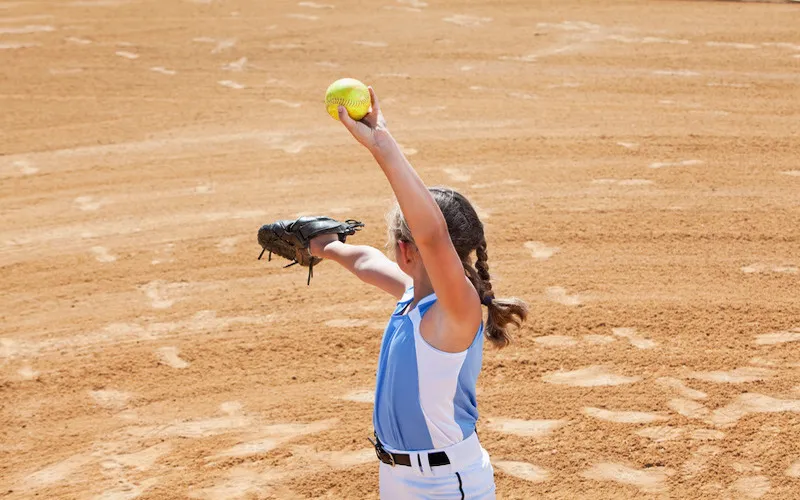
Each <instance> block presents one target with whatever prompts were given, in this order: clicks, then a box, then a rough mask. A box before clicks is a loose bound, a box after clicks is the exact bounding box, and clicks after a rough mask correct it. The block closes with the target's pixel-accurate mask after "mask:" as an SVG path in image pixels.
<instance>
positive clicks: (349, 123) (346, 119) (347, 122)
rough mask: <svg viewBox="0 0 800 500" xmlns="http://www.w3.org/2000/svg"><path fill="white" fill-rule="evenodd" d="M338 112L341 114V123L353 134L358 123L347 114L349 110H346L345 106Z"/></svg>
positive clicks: (340, 107) (338, 109)
mask: <svg viewBox="0 0 800 500" xmlns="http://www.w3.org/2000/svg"><path fill="white" fill-rule="evenodd" d="M337 112H338V113H339V121H340V122H342V123H343V124H344V126H345V127H346V128H347V130H349V131H351V132H352V131H353V128H354V127H355V125H356V121H355V120H353V119H352V118H350V115H349V114H348V113H347V109H345V107H344V106H339V107H338V108H337Z"/></svg>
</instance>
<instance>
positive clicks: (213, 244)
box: [0, 0, 800, 500]
mask: <svg viewBox="0 0 800 500" xmlns="http://www.w3.org/2000/svg"><path fill="white" fill-rule="evenodd" d="M798 16H800V6H799V5H792V4H774V3H773V4H767V3H757V4H756V3H754V4H741V3H732V2H686V1H681V2H676V1H647V2H644V1H634V0H631V1H622V0H603V1H602V2H582V1H578V0H567V1H563V2H543V1H535V0H526V1H521V0H508V1H503V2H489V1H469V2H455V1H453V0H442V1H435V0H426V1H422V0H400V1H397V2H393V1H392V0H381V1H380V2H369V1H365V0H361V1H356V0H319V2H300V3H297V2H294V1H291V2H289V1H283V0H270V1H267V2H265V1H255V0H196V1H180V0H161V1H148V0H59V1H53V0H49V1H48V0H41V1H27V0H20V1H6V0H2V1H0V63H2V64H1V65H0V68H1V69H0V109H2V120H3V126H2V130H3V133H2V135H1V136H0V219H2V225H0V290H1V291H2V293H0V498H9V499H10V498H47V499H51V498H60V499H61V498H63V499H72V498H76V499H103V500H128V499H134V498H141V499H183V498H197V499H212V500H213V499H233V498H279V499H300V498H325V499H375V498H377V464H376V461H375V459H374V456H373V454H372V452H371V451H370V449H369V445H368V443H367V441H366V437H367V436H368V435H369V434H370V431H371V397H372V394H371V391H372V389H373V384H374V371H375V364H376V360H377V353H378V347H379V341H380V333H381V328H382V325H383V321H384V319H385V318H386V317H387V315H388V314H389V313H390V311H391V309H392V301H391V299H387V298H386V297H384V296H382V295H381V294H379V293H378V292H375V291H372V290H370V289H368V288H367V287H366V286H363V285H360V284H359V283H357V282H356V281H355V280H354V279H352V278H350V277H349V276H347V275H346V274H345V272H343V271H342V270H340V269H338V268H337V267H335V266H334V265H332V264H330V263H327V264H326V263H323V264H322V265H320V266H319V267H318V269H317V273H316V277H315V279H314V280H313V282H312V286H311V287H306V286H305V275H304V273H303V272H302V270H297V269H294V268H293V269H287V270H284V269H281V267H280V264H279V263H278V262H274V261H273V262H271V263H267V262H265V261H260V262H259V261H257V260H256V257H257V255H258V253H259V250H260V249H259V248H258V247H257V245H256V241H255V236H256V230H257V228H258V227H259V226H260V225H261V224H263V223H266V222H269V221H272V220H274V219H277V218H288V217H294V216H296V215H298V214H309V213H325V214H329V215H332V216H334V217H341V218H356V219H361V220H364V221H365V222H366V223H367V224H368V226H367V228H366V230H365V231H363V232H361V233H359V234H358V235H357V236H356V237H355V240H354V241H357V242H359V243H368V244H374V245H378V246H382V245H383V244H384V240H385V238H384V233H385V229H384V225H383V214H384V212H385V211H386V209H387V208H388V206H389V204H390V199H391V193H390V190H389V188H388V185H387V183H386V182H385V180H384V179H383V178H382V175H381V174H380V172H379V170H378V169H377V168H376V166H375V165H374V164H373V162H372V160H371V158H370V157H369V156H368V155H367V154H366V153H365V152H364V151H362V150H361V149H360V148H359V147H358V146H357V145H355V143H354V141H352V140H351V139H350V138H349V136H348V135H347V134H346V132H345V131H344V130H343V129H342V128H341V127H340V126H339V124H337V123H336V122H335V121H333V120H331V119H330V118H329V117H328V116H327V114H326V113H325V109H324V106H323V105H322V99H323V94H324V90H325V88H326V87H327V85H328V84H329V83H330V82H331V81H333V80H334V79H336V78H340V77H343V76H352V77H356V78H359V79H362V80H364V81H366V82H368V83H370V84H372V85H373V86H374V87H375V88H376V89H377V91H378V93H379V95H380V96H382V98H383V99H382V101H383V105H384V109H385V113H386V115H387V118H388V120H389V122H390V126H391V128H392V130H393V132H394V134H395V136H396V137H397V138H398V140H399V141H400V142H401V143H402V144H403V146H404V147H405V148H406V151H407V154H408V155H409V157H410V159H411V160H412V162H413V163H414V164H415V166H416V167H417V168H418V170H419V172H420V173H421V175H422V176H423V177H424V179H425V180H426V181H427V182H428V183H430V184H448V185H451V186H453V187H455V188H457V189H459V190H461V191H462V192H464V193H466V194H467V195H468V196H469V197H470V198H471V199H472V200H473V201H474V202H475V203H476V205H477V206H478V207H479V208H480V212H481V215H482V217H483V218H484V220H485V223H486V225H487V230H488V239H489V255H490V264H491V267H492V270H493V272H494V273H495V278H494V281H495V289H496V290H498V291H499V293H500V294H501V295H517V296H520V297H523V298H525V299H526V300H527V301H529V303H530V304H531V307H532V311H533V312H532V314H531V319H530V321H529V322H528V324H527V325H525V327H524V329H523V330H522V331H520V332H518V334H517V335H516V343H515V344H514V345H513V346H512V347H510V348H508V349H506V350H503V351H500V352H498V351H494V350H491V349H487V352H486V356H485V363H484V371H483V374H482V375H481V378H480V383H479V385H480V393H479V401H480V409H481V415H482V416H481V420H480V422H479V431H480V435H481V438H482V440H483V442H484V446H485V447H486V448H487V449H488V451H489V452H490V454H491V455H492V458H493V461H494V463H495V468H496V471H497V474H496V479H497V485H498V491H499V495H500V497H501V498H506V499H530V498H564V499H580V498H590V499H598V498H715V499H716V498H723V499H725V498H729V499H739V498H745V499H748V498H764V499H789V498H798V497H800V439H798V436H800V298H799V297H800V159H798V158H799V157H798V153H800V143H798V137H799V136H800V91H798V89H799V88H800V32H799V31H798V30H797V26H798V24H797V22H798Z"/></svg>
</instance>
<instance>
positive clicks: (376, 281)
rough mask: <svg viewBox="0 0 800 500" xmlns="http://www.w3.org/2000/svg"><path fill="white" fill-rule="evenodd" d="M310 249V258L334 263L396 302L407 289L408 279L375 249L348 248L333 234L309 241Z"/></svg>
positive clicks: (364, 247) (363, 247)
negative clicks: (395, 299) (318, 258)
mask: <svg viewBox="0 0 800 500" xmlns="http://www.w3.org/2000/svg"><path fill="white" fill-rule="evenodd" d="M310 250H311V254H312V255H314V256H316V257H321V258H323V259H330V260H332V261H335V262H338V263H339V264H340V265H341V266H342V267H344V268H345V269H347V270H348V271H350V272H351V273H353V274H354V275H355V276H356V277H357V278H358V279H360V280H361V281H363V282H364V283H367V284H369V285H372V286H375V287H378V288H380V289H381V290H383V291H385V292H386V293H388V294H389V295H392V296H393V297H395V298H397V299H400V297H402V296H403V294H404V293H405V291H406V289H407V288H408V287H409V286H411V278H409V277H408V276H407V275H406V274H405V273H403V271H401V270H400V267H398V265H397V264H396V263H394V262H392V261H391V260H389V258H388V257H386V255H384V254H383V252H381V251H380V250H378V249H377V248H373V247H370V246H366V245H348V244H347V243H342V242H341V241H339V239H338V238H337V236H336V235H335V234H325V235H321V236H318V237H316V238H314V239H312V240H311V248H310Z"/></svg>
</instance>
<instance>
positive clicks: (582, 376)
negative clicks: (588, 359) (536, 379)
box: [542, 365, 641, 387]
mask: <svg viewBox="0 0 800 500" xmlns="http://www.w3.org/2000/svg"><path fill="white" fill-rule="evenodd" d="M542 379H543V380H544V381H545V382H547V383H550V384H559V385H570V386H573V387H598V386H607V385H608V386H611V385H623V384H632V383H634V382H638V381H639V380H641V377H628V376H625V375H618V374H616V373H612V372H609V371H608V370H607V369H606V368H604V367H602V366H597V365H595V366H588V367H586V368H581V369H578V370H573V371H566V372H565V371H557V372H551V373H547V374H545V375H543V376H542Z"/></svg>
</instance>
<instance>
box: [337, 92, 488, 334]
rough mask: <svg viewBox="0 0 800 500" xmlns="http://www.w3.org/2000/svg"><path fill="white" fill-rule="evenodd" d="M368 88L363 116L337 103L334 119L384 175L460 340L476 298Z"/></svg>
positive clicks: (473, 326) (472, 323)
mask: <svg viewBox="0 0 800 500" xmlns="http://www.w3.org/2000/svg"><path fill="white" fill-rule="evenodd" d="M369 90H370V96H371V98H372V109H371V111H370V113H369V114H367V116H365V117H364V118H363V119H362V120H360V121H354V120H353V119H351V118H350V116H349V115H348V114H347V111H346V110H345V109H344V108H342V107H340V108H339V119H340V120H341V121H342V123H344V125H345V127H347V129H348V130H349V131H350V133H351V134H353V136H354V137H355V138H356V140H358V141H359V142H360V143H361V144H363V145H364V146H365V147H366V148H367V149H368V150H369V151H370V152H371V153H372V155H373V156H374V157H375V160H376V161H377V162H378V164H379V165H380V167H381V169H382V170H383V172H384V174H385V175H386V178H387V179H388V180H389V184H391V186H392V190H393V191H394V193H395V196H396V197H397V201H398V203H399V204H400V209H401V210H402V211H403V216H404V217H405V220H406V222H407V223H408V226H409V229H410V230H411V234H412V236H413V238H414V243H415V244H416V246H417V248H418V249H419V252H420V255H421V256H422V261H423V263H424V264H425V270H426V271H427V273H428V277H429V278H430V280H431V284H432V285H433V289H434V291H435V292H436V294H437V297H438V299H439V304H440V307H441V308H442V310H443V312H444V315H445V317H446V319H447V323H448V326H449V327H450V328H449V330H450V331H451V332H452V334H454V335H458V336H459V337H463V339H464V340H471V339H472V338H473V337H474V335H475V332H476V331H477V329H478V326H479V325H480V322H481V320H482V312H481V304H480V298H479V297H478V294H477V292H476V291H475V288H474V287H473V285H472V284H471V283H470V282H469V280H468V279H467V278H466V276H465V275H464V267H463V265H462V263H461V259H459V257H458V254H457V253H456V250H455V248H454V247H453V243H452V241H450V236H449V234H448V231H447V223H446V222H445V220H444V216H443V215H442V212H441V210H440V209H439V206H438V205H437V204H436V201H435V200H434V199H433V197H432V196H431V194H430V192H429V191H428V188H427V187H426V186H425V184H424V183H423V182H422V179H420V177H419V176H418V175H417V173H416V172H415V171H414V168H413V167H412V166H411V164H410V163H409V162H408V160H407V159H406V157H405V155H404V154H403V152H402V151H401V150H400V147H399V146H398V144H397V142H396V141H395V140H394V138H393V137H392V135H391V134H390V133H389V130H388V129H387V128H386V122H385V120H384V119H383V115H382V114H381V109H380V104H379V102H378V99H377V97H376V96H375V92H374V91H373V89H372V88H370V89H369ZM467 345H469V344H467Z"/></svg>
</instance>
